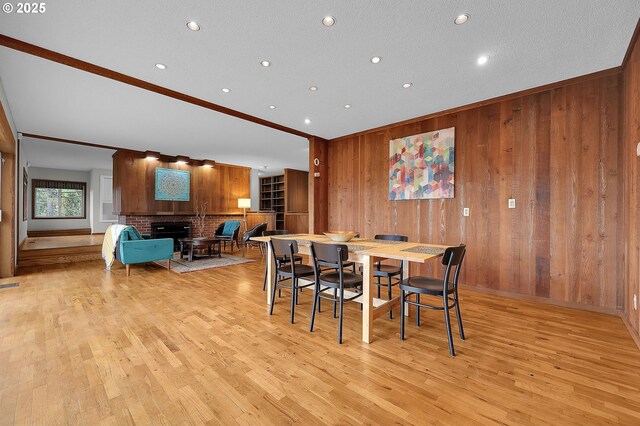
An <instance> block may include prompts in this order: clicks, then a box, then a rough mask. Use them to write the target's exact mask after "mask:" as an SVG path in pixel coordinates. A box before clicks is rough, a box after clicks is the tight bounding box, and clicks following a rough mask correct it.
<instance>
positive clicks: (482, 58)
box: [478, 55, 489, 65]
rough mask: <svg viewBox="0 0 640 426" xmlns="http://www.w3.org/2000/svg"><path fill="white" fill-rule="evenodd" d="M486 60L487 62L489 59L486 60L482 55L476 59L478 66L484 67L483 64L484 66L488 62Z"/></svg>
mask: <svg viewBox="0 0 640 426" xmlns="http://www.w3.org/2000/svg"><path fill="white" fill-rule="evenodd" d="M488 60H489V58H488V57H486V56H484V55H483V56H480V57H479V58H478V65H484V64H486V63H487V61H488Z"/></svg>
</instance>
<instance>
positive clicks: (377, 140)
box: [327, 75, 621, 309]
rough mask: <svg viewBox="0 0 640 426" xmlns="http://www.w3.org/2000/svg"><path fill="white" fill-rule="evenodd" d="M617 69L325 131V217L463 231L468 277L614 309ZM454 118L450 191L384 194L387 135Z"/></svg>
mask: <svg viewBox="0 0 640 426" xmlns="http://www.w3.org/2000/svg"><path fill="white" fill-rule="evenodd" d="M616 81H617V76H615V75H613V76H611V75H608V76H604V77H600V78H598V79H595V80H585V81H582V82H580V83H577V84H573V85H570V86H566V87H559V88H555V89H553V90H552V91H551V90H549V91H544V92H540V93H535V94H530V95H527V96H523V97H520V98H510V99H508V100H504V101H502V102H499V103H496V104H488V105H484V106H481V107H478V108H474V109H468V110H464V111H458V112H457V113H455V114H449V115H442V116H438V117H435V118H430V119H427V120H424V121H420V122H416V121H410V122H408V123H406V124H404V123H402V124H399V125H396V126H389V127H388V128H383V129H377V130H374V131H368V132H363V133H361V134H357V135H353V136H349V137H343V138H338V139H336V140H333V141H330V142H329V144H328V147H329V152H328V155H327V158H328V163H329V173H328V188H329V196H328V203H329V220H328V224H329V228H331V229H352V230H356V231H360V232H362V229H365V236H367V237H368V236H373V235H374V234H376V233H383V232H385V233H405V234H407V235H409V236H410V237H411V238H412V239H419V240H420V241H424V242H434V243H446V244H449V243H450V244H457V243H459V242H465V243H466V244H467V245H468V247H469V249H468V256H467V258H466V260H465V263H466V264H465V267H464V268H463V275H462V282H463V283H465V284H466V285H468V286H471V287H479V288H486V289H490V290H497V291H507V292H512V293H516V294H521V295H527V296H532V297H541V298H545V299H549V300H552V301H556V302H559V303H564V302H566V303H569V302H575V303H581V304H583V305H589V306H594V307H602V308H605V309H615V306H616V300H615V294H616V293H617V292H618V289H617V288H616V287H617V285H619V284H618V283H619V282H621V281H620V266H619V262H617V263H616V262H615V261H614V259H615V258H616V256H618V251H617V247H618V243H617V235H616V233H617V232H618V231H617V229H618V228H617V227H618V226H619V225H616V224H615V222H616V220H615V217H616V214H617V213H616V212H617V209H618V205H619V203H620V201H619V199H620V197H621V195H620V192H619V184H620V178H619V177H618V176H616V169H617V168H618V167H619V164H618V163H617V161H618V160H617V158H618V157H619V153H618V151H617V148H616V143H615V140H616V138H618V136H617V133H616V130H615V128H616V126H615V123H616V120H617V117H619V111H618V110H617V104H618V90H617V89H616V88H615V85H616ZM451 126H455V128H456V196H455V198H454V199H453V200H422V201H402V202H389V201H388V200H386V198H385V197H386V196H387V191H388V188H387V183H388V175H387V173H388V168H387V167H386V164H385V162H386V161H387V157H388V152H387V150H388V141H389V140H390V139H394V138H398V137H403V136H409V135H412V134H417V133H421V132H426V131H433V130H437V129H440V128H446V127H451ZM346 165H349V166H348V167H346ZM509 198H515V199H516V209H508V206H507V200H508V199H509ZM373 206H375V207H373ZM464 207H468V208H470V211H471V215H470V217H463V216H462V209H463V208H464ZM608 223H611V224H610V225H609V224H608ZM428 270H429V267H428V266H424V267H422V268H418V267H416V266H412V268H411V273H412V274H413V273H418V272H423V271H428ZM604 277H609V278H607V279H605V278H604ZM611 277H614V278H611Z"/></svg>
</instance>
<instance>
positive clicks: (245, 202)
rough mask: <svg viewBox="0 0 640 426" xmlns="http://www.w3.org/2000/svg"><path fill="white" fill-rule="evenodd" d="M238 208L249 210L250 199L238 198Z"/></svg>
mask: <svg viewBox="0 0 640 426" xmlns="http://www.w3.org/2000/svg"><path fill="white" fill-rule="evenodd" d="M238 208H239V209H250V208H251V198H238Z"/></svg>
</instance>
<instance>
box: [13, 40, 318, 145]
mask: <svg viewBox="0 0 640 426" xmlns="http://www.w3.org/2000/svg"><path fill="white" fill-rule="evenodd" d="M0 46H5V47H8V48H9V49H13V50H17V51H19V52H23V53H27V54H29V55H33V56H37V57H39V58H42V59H46V60H49V61H52V62H57V63H59V64H62V65H66V66H69V67H72V68H76V69H78V70H81V71H85V72H88V73H91V74H96V75H99V76H101V77H105V78H108V79H111V80H115V81H118V82H120V83H124V84H128V85H130V86H134V87H138V88H140V89H144V90H148V91H150V92H154V93H158V94H160V95H164V96H167V97H170V98H173V99H177V100H179V101H182V102H187V103H190V104H193V105H197V106H199V107H202V108H207V109H210V110H212V111H216V112H219V113H222V114H226V115H230V116H232V117H236V118H239V119H241V120H246V121H250V122H252V123H255V124H260V125H262V126H265V127H270V128H272V129H275V130H279V131H281V132H285V133H290V134H292V135H296V136H300V137H303V138H307V139H308V138H310V137H313V135H310V134H308V133H305V132H301V131H299V130H296V129H292V128H290V127H286V126H282V125H280V124H277V123H273V122H271V121H267V120H264V119H262V118H259V117H255V116H253V115H249V114H245V113H243V112H240V111H236V110H234V109H231V108H227V107H223V106H222V105H218V104H214V103H213V102H209V101H205V100H204V99H200V98H196V97H194V96H190V95H187V94H185V93H181V92H177V91H175V90H171V89H168V88H166V87H162V86H158V85H157V84H153V83H149V82H147V81H144V80H140V79H138V78H135V77H131V76H129V75H126V74H122V73H119V72H117V71H113V70H110V69H108V68H104V67H101V66H99V65H94V64H91V63H89V62H85V61H82V60H80V59H76V58H73V57H71V56H67V55H63V54H62V53H58V52H54V51H53V50H48V49H45V48H43V47H40V46H36V45H34V44H30V43H27V42H24V41H21V40H18V39H15V38H11V37H8V36H6V35H3V34H0Z"/></svg>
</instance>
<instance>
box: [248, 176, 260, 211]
mask: <svg viewBox="0 0 640 426" xmlns="http://www.w3.org/2000/svg"><path fill="white" fill-rule="evenodd" d="M259 173H260V171H259V170H257V169H251V172H250V174H249V192H250V194H251V210H252V211H255V212H257V211H258V210H260V175H259Z"/></svg>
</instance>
